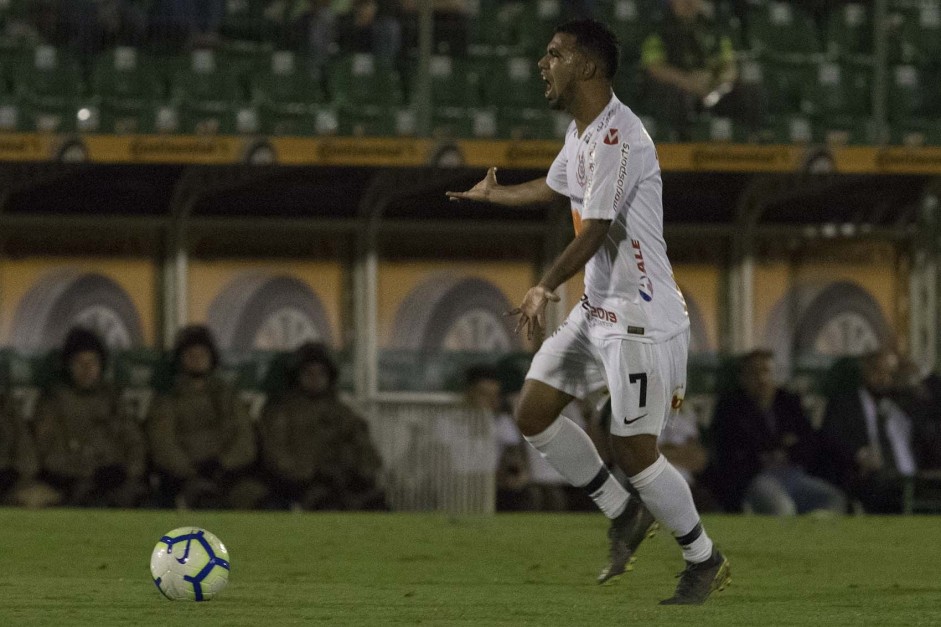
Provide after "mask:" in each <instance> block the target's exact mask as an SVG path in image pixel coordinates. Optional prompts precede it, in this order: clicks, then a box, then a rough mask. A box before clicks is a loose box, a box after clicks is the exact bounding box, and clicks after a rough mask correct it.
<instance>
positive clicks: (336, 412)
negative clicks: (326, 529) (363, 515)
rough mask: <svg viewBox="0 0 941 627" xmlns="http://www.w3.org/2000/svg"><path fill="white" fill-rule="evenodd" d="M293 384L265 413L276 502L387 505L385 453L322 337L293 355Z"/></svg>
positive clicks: (266, 458) (265, 456)
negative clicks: (347, 399) (345, 393)
mask: <svg viewBox="0 0 941 627" xmlns="http://www.w3.org/2000/svg"><path fill="white" fill-rule="evenodd" d="M286 378H287V381H288V385H287V389H286V391H285V392H284V393H283V394H280V395H279V396H278V397H276V398H274V399H273V400H271V401H270V402H269V403H268V404H267V406H266V407H265V409H264V411H263V412H262V418H261V423H260V426H259V432H260V436H261V456H262V463H263V465H264V468H265V470H266V473H267V475H268V477H269V485H270V487H271V496H272V502H273V503H274V504H275V505H276V506H279V507H290V508H293V509H305V510H322V509H331V510H362V509H371V510H376V509H386V508H387V507H386V502H385V495H384V494H383V491H382V489H381V487H380V473H381V471H382V460H381V459H380V458H379V454H378V453H377V452H376V449H375V447H374V446H373V443H372V440H371V439H370V437H369V426H368V425H367V423H366V421H365V420H364V419H363V418H362V417H360V416H359V415H357V414H356V412H355V411H353V409H352V408H350V407H349V406H348V405H347V404H345V403H344V402H343V401H341V400H340V399H339V397H338V394H337V386H336V384H337V367H336V364H335V363H334V362H333V360H332V359H331V358H330V356H329V354H328V352H327V348H326V347H325V346H324V345H323V344H319V343H316V344H315V343H307V344H303V345H302V346H300V347H299V348H298V349H297V350H296V351H294V353H293V355H292V356H291V359H290V365H289V367H288V369H287V373H286Z"/></svg>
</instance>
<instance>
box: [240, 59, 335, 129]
mask: <svg viewBox="0 0 941 627" xmlns="http://www.w3.org/2000/svg"><path fill="white" fill-rule="evenodd" d="M250 89H251V94H252V101H253V102H254V103H255V104H256V105H257V106H258V107H259V109H260V112H261V115H262V125H261V126H262V129H263V130H264V132H266V133H269V134H273V135H307V134H313V133H315V132H316V128H317V124H316V116H317V111H318V105H319V104H321V103H322V102H323V100H324V97H323V91H322V89H321V79H320V75H319V71H317V70H311V69H309V68H306V67H303V65H301V66H299V65H298V59H297V57H296V55H295V54H294V53H293V52H289V51H286V50H281V51H277V52H274V53H271V54H270V55H269V65H268V67H266V68H264V70H263V71H259V72H256V73H254V74H253V75H252V77H251V84H250Z"/></svg>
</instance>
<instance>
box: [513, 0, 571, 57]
mask: <svg viewBox="0 0 941 627" xmlns="http://www.w3.org/2000/svg"><path fill="white" fill-rule="evenodd" d="M563 17H564V11H563V3H562V1H561V0H530V1H529V2H525V3H524V4H523V12H522V14H521V15H520V16H519V18H518V19H517V20H516V24H515V26H516V30H515V32H516V41H517V42H518V43H519V47H520V51H521V52H523V53H524V54H538V55H541V54H543V53H545V51H546V44H548V43H549V40H550V39H551V38H552V31H553V29H554V28H555V27H556V26H557V25H558V24H559V23H560V22H562V20H563Z"/></svg>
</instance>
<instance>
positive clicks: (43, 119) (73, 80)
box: [14, 46, 83, 133]
mask: <svg viewBox="0 0 941 627" xmlns="http://www.w3.org/2000/svg"><path fill="white" fill-rule="evenodd" d="M30 52H31V53H30V55H29V57H28V58H27V59H24V60H22V61H21V62H19V64H18V66H17V67H16V69H15V70H14V84H15V90H16V96H17V100H18V102H19V107H20V116H21V124H22V126H23V128H24V129H25V130H35V131H39V132H54V133H64V132H70V131H74V130H75V128H76V112H77V111H78V99H79V97H80V96H81V95H82V91H83V83H82V75H81V71H80V68H79V66H78V63H77V62H76V60H75V59H73V58H71V57H69V56H68V55H67V54H66V53H65V52H64V51H62V50H58V49H56V48H54V47H52V46H37V47H36V48H34V49H32V50H31V51H30Z"/></svg>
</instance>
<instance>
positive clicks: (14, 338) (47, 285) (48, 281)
mask: <svg viewBox="0 0 941 627" xmlns="http://www.w3.org/2000/svg"><path fill="white" fill-rule="evenodd" d="M75 326H81V327H85V328H88V329H92V330H94V331H96V332H97V333H98V334H99V335H100V336H101V337H102V338H103V339H104V341H105V343H106V344H107V345H108V346H109V347H111V348H129V347H132V346H139V345H141V344H142V343H143V339H144V338H143V333H142V330H141V320H140V315H139V313H138V310H137V307H136V306H135V305H134V302H133V301H132V300H131V298H130V296H129V295H128V294H127V292H126V291H125V290H124V289H123V288H122V287H121V286H120V285H118V284H117V283H116V282H115V281H114V280H112V279H110V278H108V277H106V276H104V275H102V274H97V273H93V272H82V271H80V270H77V269H71V268H66V269H62V270H56V271H53V272H50V273H48V274H46V275H44V276H43V277H42V278H40V279H39V280H38V281H37V282H36V283H35V284H33V285H32V286H31V287H30V289H29V291H27V292H26V294H25V295H24V296H23V298H22V300H21V301H20V302H19V303H18V305H17V306H16V311H15V313H14V315H13V324H12V326H11V330H10V343H11V344H12V346H13V348H15V349H16V350H18V351H21V352H24V353H33V352H40V351H45V350H49V349H51V348H55V347H58V346H59V345H60V344H61V343H62V340H63V339H64V338H65V334H66V333H68V331H69V329H70V328H72V327H75Z"/></svg>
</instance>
